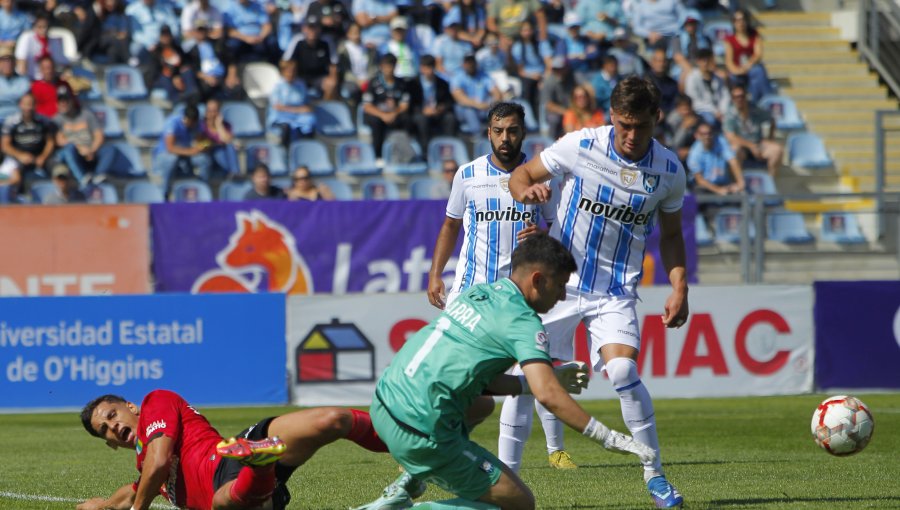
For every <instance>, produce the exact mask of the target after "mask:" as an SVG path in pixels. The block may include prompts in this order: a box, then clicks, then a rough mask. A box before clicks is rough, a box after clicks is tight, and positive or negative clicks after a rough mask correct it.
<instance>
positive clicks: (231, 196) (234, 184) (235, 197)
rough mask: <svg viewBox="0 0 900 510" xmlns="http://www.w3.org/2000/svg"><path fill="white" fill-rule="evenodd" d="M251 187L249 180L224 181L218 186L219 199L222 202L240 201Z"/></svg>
mask: <svg viewBox="0 0 900 510" xmlns="http://www.w3.org/2000/svg"><path fill="white" fill-rule="evenodd" d="M252 188H253V183H251V182H250V181H240V182H238V181H225V182H223V183H222V184H221V185H220V186H219V200H222V201H224V202H240V201H242V200H244V197H245V196H247V192H248V191H250V190H251V189H252Z"/></svg>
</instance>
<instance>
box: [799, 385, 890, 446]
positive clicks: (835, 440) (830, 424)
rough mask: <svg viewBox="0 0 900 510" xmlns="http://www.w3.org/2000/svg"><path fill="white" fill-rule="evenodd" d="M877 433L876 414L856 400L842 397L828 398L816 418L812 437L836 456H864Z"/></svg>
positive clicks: (818, 408)
mask: <svg viewBox="0 0 900 510" xmlns="http://www.w3.org/2000/svg"><path fill="white" fill-rule="evenodd" d="M874 430H875V418H873V417H872V412H871V411H870V410H869V408H868V406H866V405H865V404H863V402H862V400H860V399H858V398H856V397H850V396H846V395H838V396H834V397H829V398H826V399H825V400H823V401H822V403H821V404H819V407H817V408H816V412H814V413H813V417H812V434H813V437H814V438H815V440H816V444H818V445H819V446H821V447H822V448H823V449H824V450H825V451H827V452H828V453H830V454H832V455H838V456H844V455H853V454H854V453H859V452H861V451H862V450H863V448H865V447H866V445H867V444H869V440H870V439H872V432H873V431H874Z"/></svg>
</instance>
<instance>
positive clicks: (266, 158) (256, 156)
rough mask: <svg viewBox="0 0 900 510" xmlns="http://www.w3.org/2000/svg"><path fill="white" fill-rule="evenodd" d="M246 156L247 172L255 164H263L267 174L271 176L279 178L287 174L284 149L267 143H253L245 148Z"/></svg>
mask: <svg viewBox="0 0 900 510" xmlns="http://www.w3.org/2000/svg"><path fill="white" fill-rule="evenodd" d="M246 154H247V164H246V168H247V171H248V172H249V171H250V170H252V169H253V167H254V166H256V164H257V163H263V164H264V165H266V166H267V167H269V173H270V174H271V175H273V176H281V175H286V174H287V173H288V167H287V158H286V157H285V154H284V147H282V146H280V145H276V144H272V143H267V142H260V143H253V144H250V145H248V146H247V149H246Z"/></svg>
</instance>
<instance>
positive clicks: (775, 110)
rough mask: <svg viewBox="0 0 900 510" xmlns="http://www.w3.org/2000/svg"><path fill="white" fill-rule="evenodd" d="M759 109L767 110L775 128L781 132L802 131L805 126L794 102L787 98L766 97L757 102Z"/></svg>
mask: <svg viewBox="0 0 900 510" xmlns="http://www.w3.org/2000/svg"><path fill="white" fill-rule="evenodd" d="M758 104H759V107H760V108H762V109H764V110H769V113H770V114H771V115H772V118H773V119H774V120H775V127H777V128H778V129H781V130H782V131H790V130H796V129H803V127H804V126H805V125H806V124H805V123H804V122H803V118H802V117H800V111H799V110H797V105H796V104H795V103H794V100H793V99H791V98H789V97H787V96H778V95H768V96H765V97H763V98H762V99H760V100H759V103H758Z"/></svg>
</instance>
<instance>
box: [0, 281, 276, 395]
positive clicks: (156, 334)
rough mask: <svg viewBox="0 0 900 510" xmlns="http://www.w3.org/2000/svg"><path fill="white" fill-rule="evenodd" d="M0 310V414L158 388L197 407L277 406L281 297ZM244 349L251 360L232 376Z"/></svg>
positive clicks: (24, 305) (162, 298)
mask: <svg viewBox="0 0 900 510" xmlns="http://www.w3.org/2000/svg"><path fill="white" fill-rule="evenodd" d="M3 311H4V314H3V316H2V317H0V370H2V372H0V408H7V409H8V408H30V407H31V408H56V407H78V406H82V405H84V404H85V402H87V401H88V400H90V399H91V398H94V397H96V396H98V395H102V394H104V393H116V394H122V395H124V396H126V397H130V398H140V396H141V395H143V394H145V393H147V392H149V391H150V390H153V389H156V388H159V387H164V388H178V389H179V391H184V392H187V393H186V395H188V396H189V398H190V399H191V401H192V402H196V403H198V404H223V405H224V404H248V403H252V404H259V403H272V404H281V403H284V402H286V401H287V393H286V391H285V386H284V369H283V367H284V366H285V356H284V295H283V294H274V293H272V294H256V295H249V294H243V295H236V294H227V295H226V294H219V295H190V294H160V295H145V296H94V297H43V298H5V299H4V300H3ZM248 345H252V346H253V349H252V350H253V355H252V356H241V357H240V362H239V367H238V368H235V367H234V364H235V358H234V353H235V352H243V351H245V350H246V348H247V346H248ZM223 367H227V368H226V371H225V372H223V371H222V370H223ZM234 369H237V370H239V371H240V373H242V374H253V375H252V378H251V379H252V381H251V383H249V384H248V380H247V379H245V378H242V377H233V376H232V375H230V374H232V372H231V371H232V370H234Z"/></svg>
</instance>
